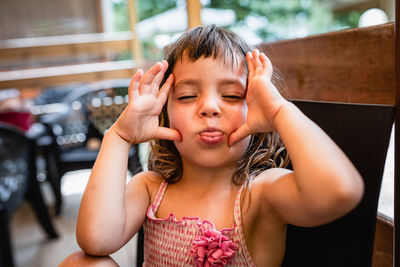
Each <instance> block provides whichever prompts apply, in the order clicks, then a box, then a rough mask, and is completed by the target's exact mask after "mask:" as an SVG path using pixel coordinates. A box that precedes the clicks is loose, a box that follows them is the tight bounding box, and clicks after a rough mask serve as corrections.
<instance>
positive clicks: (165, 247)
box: [143, 181, 255, 266]
mask: <svg viewBox="0 0 400 267" xmlns="http://www.w3.org/2000/svg"><path fill="white" fill-rule="evenodd" d="M167 185H168V183H167V182H165V181H164V182H163V183H162V184H161V186H160V188H159V189H158V193H157V196H156V198H155V200H154V202H153V204H152V205H150V207H149V208H148V210H147V219H146V221H145V223H144V225H143V228H144V235H145V238H144V264H143V266H255V264H254V262H253V260H252V259H251V257H250V254H249V251H248V249H247V246H246V241H245V239H244V235H243V227H242V219H241V211H240V195H241V192H242V189H243V187H241V188H240V190H239V192H238V194H237V196H236V200H235V207H234V220H235V225H234V226H233V227H232V228H225V229H222V230H220V231H218V230H216V229H215V226H214V224H213V223H212V222H210V221H207V220H201V219H199V218H188V217H184V218H182V219H181V220H179V221H178V220H177V219H176V218H175V216H174V215H173V214H170V215H169V217H168V218H166V219H160V218H157V217H156V213H157V209H158V207H159V206H160V203H161V201H162V198H163V196H164V193H165V190H166V188H167Z"/></svg>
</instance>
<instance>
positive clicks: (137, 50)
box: [128, 0, 143, 66]
mask: <svg viewBox="0 0 400 267" xmlns="http://www.w3.org/2000/svg"><path fill="white" fill-rule="evenodd" d="M128 12H129V22H130V26H131V31H132V34H133V36H132V57H133V59H134V60H135V61H136V63H137V66H140V65H141V64H142V63H143V56H142V48H141V45H140V42H139V38H138V36H137V33H136V22H137V15H136V5H135V0H128Z"/></svg>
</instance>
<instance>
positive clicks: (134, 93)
mask: <svg viewBox="0 0 400 267" xmlns="http://www.w3.org/2000/svg"><path fill="white" fill-rule="evenodd" d="M142 76H143V71H142V70H141V69H138V70H137V71H136V73H135V74H134V75H133V77H132V79H131V82H130V83H129V89H128V96H129V100H130V101H132V99H135V98H137V97H138V96H139V84H140V79H142Z"/></svg>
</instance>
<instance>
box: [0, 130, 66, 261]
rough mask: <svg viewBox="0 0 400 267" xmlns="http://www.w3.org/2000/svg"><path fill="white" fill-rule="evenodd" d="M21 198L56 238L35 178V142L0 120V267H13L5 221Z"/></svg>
mask: <svg viewBox="0 0 400 267" xmlns="http://www.w3.org/2000/svg"><path fill="white" fill-rule="evenodd" d="M24 197H25V198H26V199H27V200H28V201H29V202H30V203H31V205H32V207H33V209H34V212H35V214H36V216H37V218H38V220H39V222H40V224H41V225H42V227H43V229H44V230H45V232H46V233H47V236H48V238H50V239H53V238H56V237H57V236H58V235H57V233H56V231H55V230H54V227H53V225H52V222H51V219H50V216H49V214H48V211H47V207H46V206H45V203H44V200H43V197H42V194H41V192H40V188H39V183H38V181H37V179H36V164H35V142H34V140H33V139H30V138H28V137H27V136H26V135H25V133H24V132H22V131H21V130H20V129H18V128H16V127H14V126H11V125H9V124H5V123H0V248H1V249H0V266H14V260H13V255H12V254H13V253H12V242H11V236H10V230H9V223H10V219H11V216H12V214H13V213H14V212H15V210H16V209H17V208H18V206H19V205H20V203H21V202H22V201H23V199H24Z"/></svg>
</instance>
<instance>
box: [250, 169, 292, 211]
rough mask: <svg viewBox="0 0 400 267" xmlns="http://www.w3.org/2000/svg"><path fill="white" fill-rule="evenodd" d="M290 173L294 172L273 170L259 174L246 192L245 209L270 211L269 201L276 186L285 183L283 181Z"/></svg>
mask: <svg viewBox="0 0 400 267" xmlns="http://www.w3.org/2000/svg"><path fill="white" fill-rule="evenodd" d="M290 173H292V171H291V170H288V169H284V168H271V169H268V170H265V171H263V172H261V173H260V174H258V175H257V176H256V177H255V178H254V179H253V180H252V181H251V184H250V186H249V187H248V188H247V190H245V192H244V196H243V204H242V205H243V208H244V209H245V210H246V209H247V210H254V211H260V210H262V209H265V208H267V209H270V208H271V206H270V205H269V204H270V203H269V201H268V200H269V199H270V198H271V197H272V195H274V190H275V189H276V188H275V186H276V185H277V184H279V183H282V182H284V181H283V180H284V179H285V177H287V175H288V174H290Z"/></svg>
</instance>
